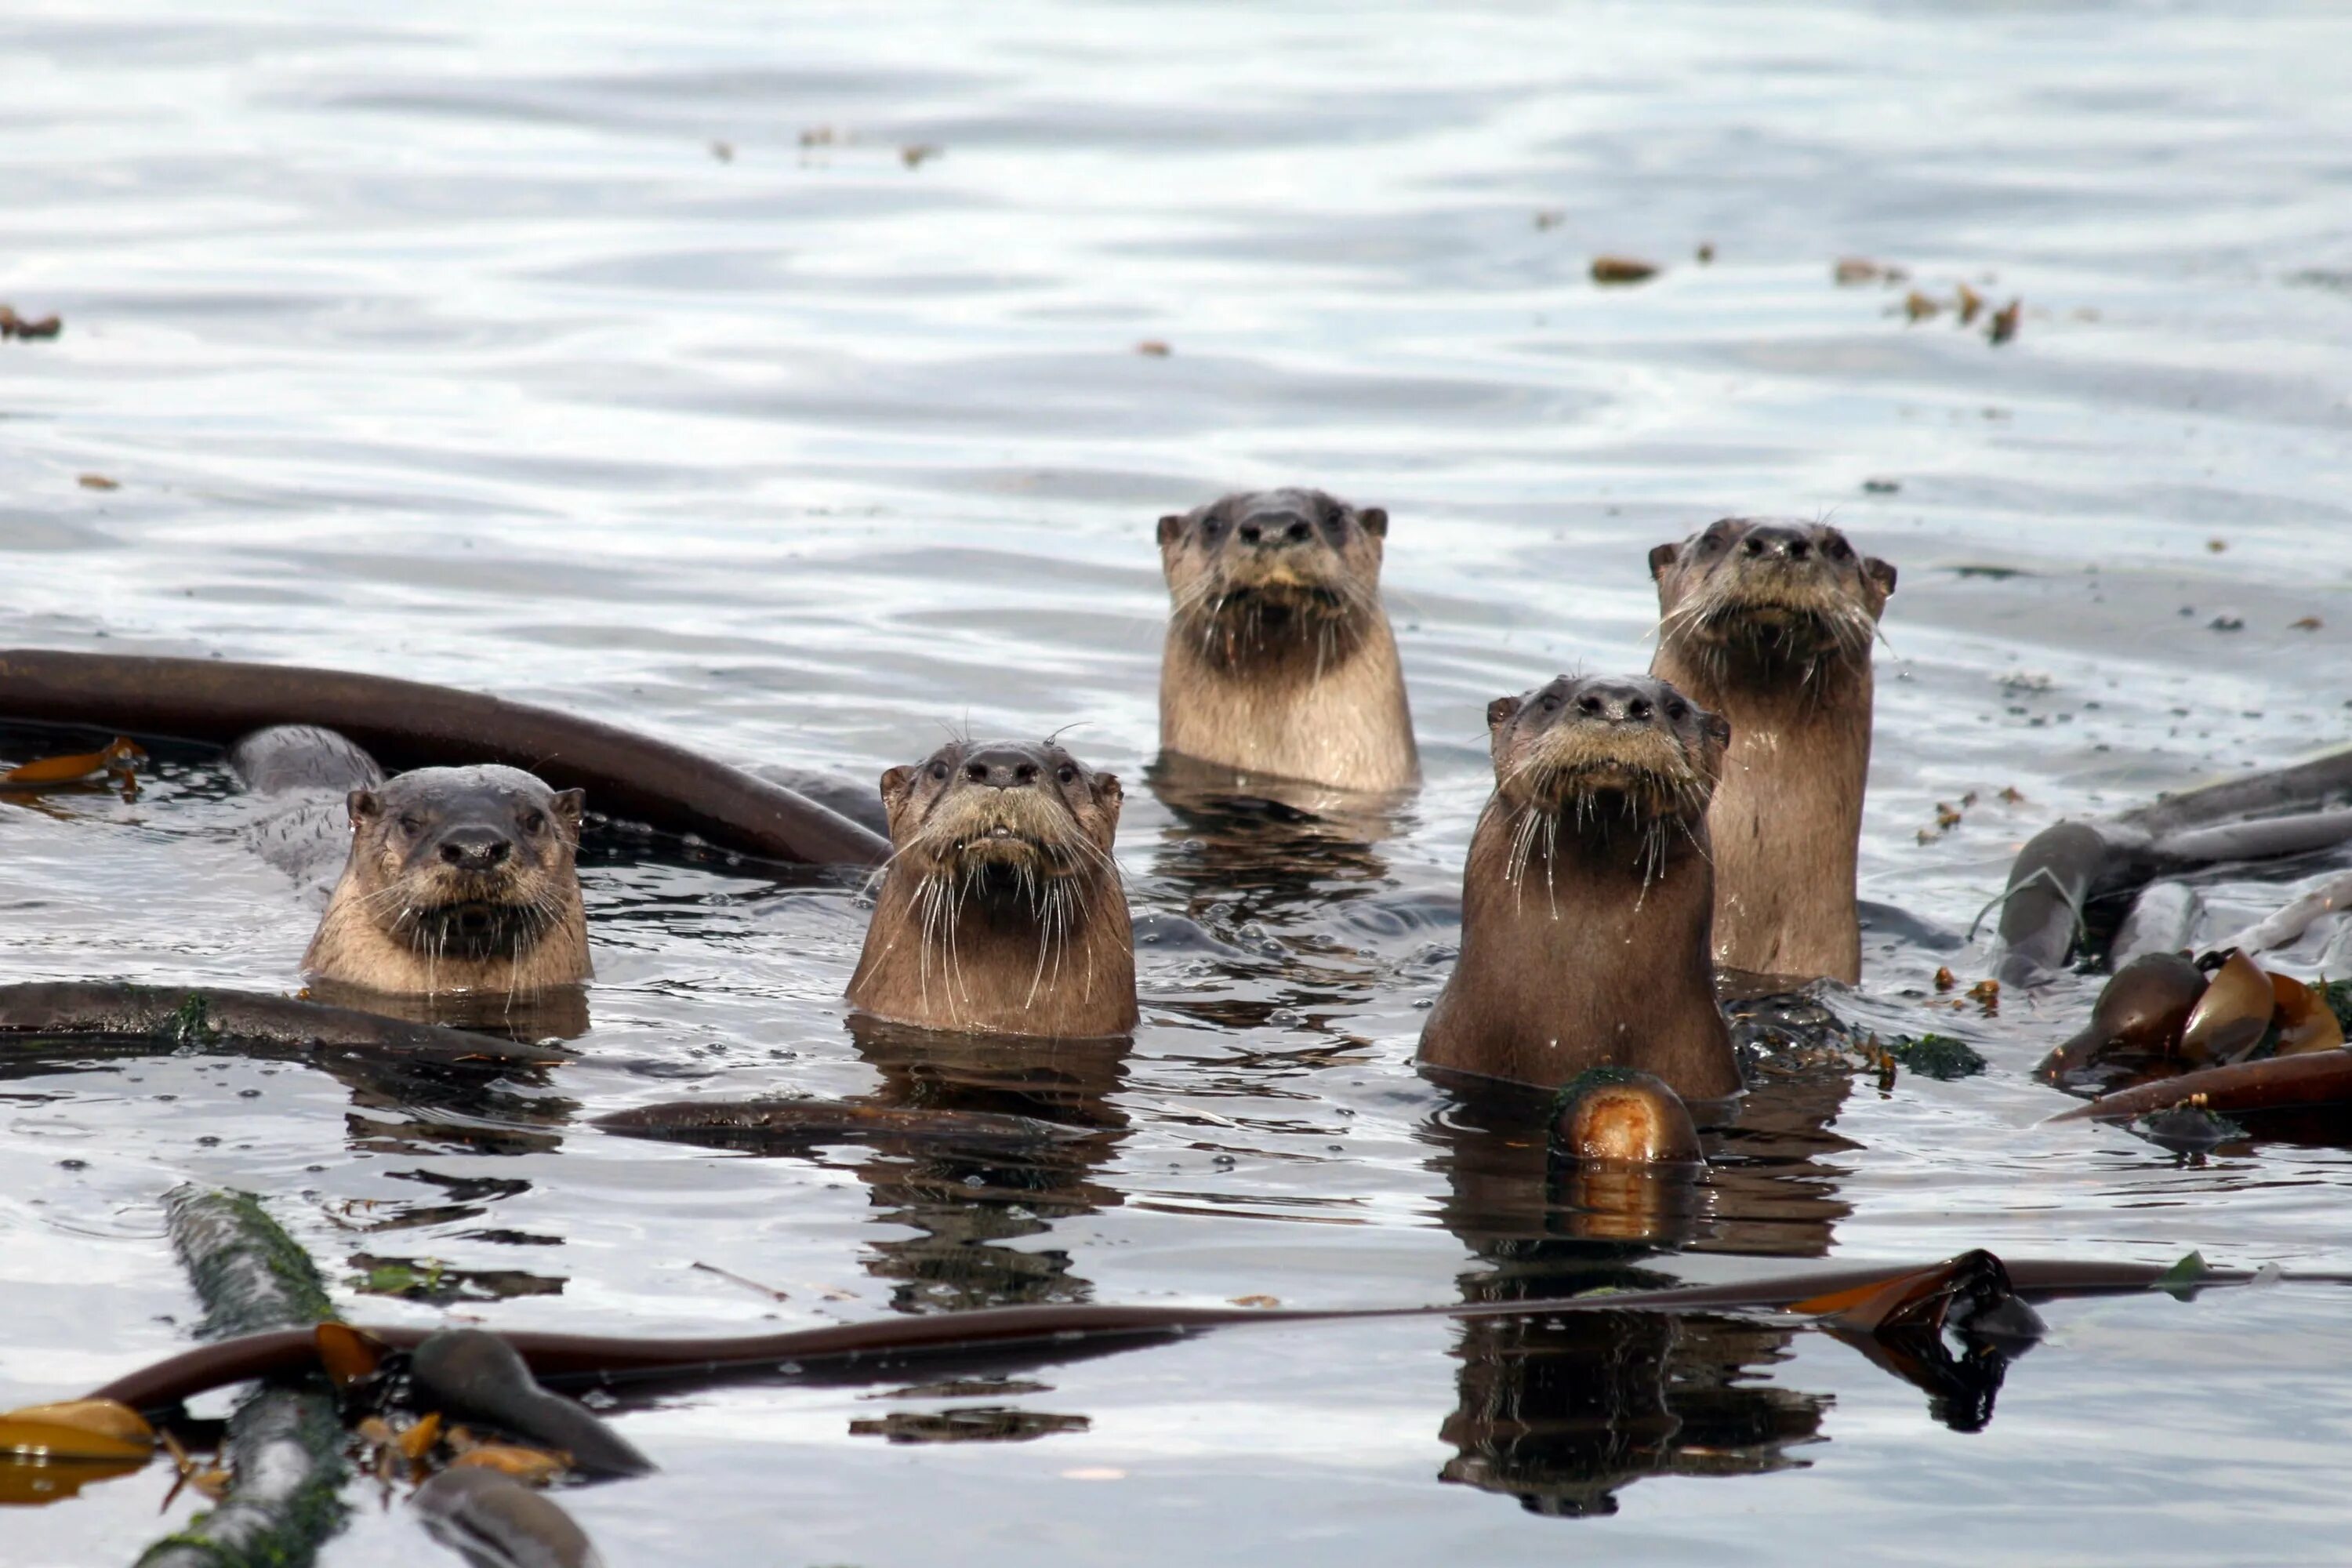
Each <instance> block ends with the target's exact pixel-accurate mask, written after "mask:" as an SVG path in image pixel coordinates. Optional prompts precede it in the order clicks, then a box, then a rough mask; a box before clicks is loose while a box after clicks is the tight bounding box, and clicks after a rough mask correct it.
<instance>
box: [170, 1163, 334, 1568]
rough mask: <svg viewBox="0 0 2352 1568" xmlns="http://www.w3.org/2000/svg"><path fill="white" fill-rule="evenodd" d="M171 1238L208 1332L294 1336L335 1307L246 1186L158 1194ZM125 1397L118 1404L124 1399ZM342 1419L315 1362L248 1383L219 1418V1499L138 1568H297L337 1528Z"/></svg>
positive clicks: (301, 1255) (307, 1259) (304, 1333)
mask: <svg viewBox="0 0 2352 1568" xmlns="http://www.w3.org/2000/svg"><path fill="white" fill-rule="evenodd" d="M163 1207H164V1214H165V1216H166V1217H167V1219H168V1220H169V1222H170V1225H171V1230H172V1244H173V1247H175V1248H176V1249H177V1250H178V1252H179V1254H180V1259H181V1261H182V1262H183V1263H184V1264H185V1265H186V1267H187V1270H188V1275H189V1278H190V1279H192V1280H193V1281H194V1285H195V1288H196V1296H197V1299H198V1300H201V1301H202V1302H203V1303H204V1307H205V1322H204V1326H203V1328H202V1329H200V1330H199V1332H200V1333H205V1334H208V1335H212V1336H215V1337H225V1336H229V1335H247V1336H250V1335H252V1334H255V1333H267V1332H268V1331H273V1330H274V1331H278V1332H295V1333H299V1334H300V1335H301V1336H303V1337H304V1338H305V1339H308V1338H309V1337H310V1332H311V1326H312V1325H314V1324H316V1323H318V1322H320V1321H322V1320H324V1319H327V1318H329V1317H331V1316H332V1315H333V1307H332V1305H331V1303H330V1302H329V1300H327V1290H326V1286H325V1284H324V1282H322V1281H321V1280H320V1278H319V1273H318V1270H317V1269H316V1268H313V1267H311V1264H310V1256H309V1255H308V1254H307V1253H305V1252H304V1251H303V1250H302V1247H301V1246H300V1244H299V1243H298V1242H296V1241H295V1240H294V1238H293V1237H290V1236H289V1235H287V1234H286V1232H285V1231H284V1230H283V1229H281V1228H279V1226H278V1224H277V1222H276V1221H274V1220H272V1219H271V1218H270V1217H269V1216H268V1214H267V1213H265V1212H264V1211H263V1209H262V1207H261V1205H260V1203H259V1201H258V1200H257V1199H256V1198H254V1197H253V1196H251V1195H250V1194H245V1193H228V1192H203V1191H199V1190H197V1189H194V1188H191V1187H182V1188H180V1189H178V1190H177V1191H175V1192H174V1193H173V1194H171V1195H170V1196H169V1197H167V1198H166V1199H165V1200H164V1205H163ZM126 1403H127V1402H126ZM342 1449H343V1429H342V1422H341V1419H340V1418H339V1416H338V1415H337V1413H336V1407H335V1396H334V1394H333V1392H332V1390H331V1388H330V1387H329V1386H328V1384H327V1380H326V1378H325V1377H324V1376H323V1375H322V1374H321V1373H320V1372H319V1370H318V1367H317V1363H316V1362H315V1360H313V1361H312V1362H310V1363H309V1364H306V1365H302V1366H298V1367H293V1368H289V1369H288V1373H287V1375H285V1376H284V1377H281V1378H280V1379H278V1380H274V1381H272V1382H270V1383H268V1384H264V1385H263V1386H261V1387H259V1388H257V1389H256V1390H254V1392H253V1393H251V1394H247V1396H246V1398H245V1401H244V1402H243V1403H242V1404H240V1405H238V1406H237V1408H236V1414H235V1415H231V1416H230V1417H229V1423H228V1436H227V1437H226V1439H225V1440H224V1441H223V1443H222V1446H221V1453H222V1458H224V1460H225V1461H226V1468H227V1469H228V1471H229V1474H230V1476H231V1478H232V1479H231V1482H230V1485H229V1489H228V1491H227V1494H226V1496H225V1497H224V1498H223V1499H222V1500H221V1502H220V1506H219V1507H217V1508H215V1509H214V1510H212V1511H211V1512H209V1513H204V1514H199V1515H197V1516H196V1517H195V1518H194V1520H192V1521H189V1523H188V1524H187V1526H186V1527H185V1528H184V1529H182V1530H180V1531H175V1532H174V1533H173V1534H171V1535H169V1536H166V1537H164V1538H163V1540H162V1541H159V1542H156V1543H155V1544H154V1545H153V1546H151V1547H149V1548H148V1549H147V1551H146V1552H145V1554H144V1555H142V1557H141V1558H140V1559H139V1564H140V1568H243V1565H246V1564H252V1565H254V1568H262V1565H264V1564H268V1565H269V1568H295V1565H299V1564H302V1563H309V1562H310V1561H311V1559H312V1558H313V1557H314V1556H315V1555H316V1554H317V1552H318V1550H319V1548H320V1545H321V1544H323V1543H324V1542H326V1540H327V1538H328V1537H329V1536H331V1535H332V1534H333V1533H334V1532H335V1531H337V1530H338V1529H340V1528H341V1525H342V1521H343V1512H344V1510H343V1505H342V1502H341V1500H340V1498H339V1497H338V1495H337V1494H338V1492H339V1491H340V1489H341V1486H342V1481H343V1475H344V1465H343V1453H342Z"/></svg>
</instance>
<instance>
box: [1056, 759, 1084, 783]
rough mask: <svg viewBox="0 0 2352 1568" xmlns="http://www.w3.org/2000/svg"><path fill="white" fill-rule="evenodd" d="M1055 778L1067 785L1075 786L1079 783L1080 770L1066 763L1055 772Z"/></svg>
mask: <svg viewBox="0 0 2352 1568" xmlns="http://www.w3.org/2000/svg"><path fill="white" fill-rule="evenodd" d="M1054 776H1055V778H1057V779H1059V780H1061V781H1062V782H1063V783H1064V784H1076V783H1077V782H1078V770H1077V769H1076V768H1074V767H1072V766H1070V764H1069V763H1063V764H1062V765H1061V766H1060V767H1059V768H1057V769H1055V772H1054Z"/></svg>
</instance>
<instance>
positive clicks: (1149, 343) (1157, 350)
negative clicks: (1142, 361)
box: [1135, 338, 1176, 359]
mask: <svg viewBox="0 0 2352 1568" xmlns="http://www.w3.org/2000/svg"><path fill="white" fill-rule="evenodd" d="M1135 352H1136V353H1139V354H1141V355H1142V356H1143V357H1144V358H1146V359H1166V358H1167V357H1168V356H1169V355H1170V354H1171V353H1175V352H1176V351H1175V350H1174V349H1171V348H1170V347H1169V346H1168V343H1167V341H1166V340H1165V339H1162V338H1146V339H1144V340H1143V341H1142V342H1139V343H1138V344H1136V345H1135Z"/></svg>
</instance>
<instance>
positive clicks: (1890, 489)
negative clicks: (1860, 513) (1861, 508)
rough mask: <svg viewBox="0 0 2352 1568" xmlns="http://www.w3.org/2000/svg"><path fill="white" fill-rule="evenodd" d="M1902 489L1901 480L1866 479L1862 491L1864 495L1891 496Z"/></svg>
mask: <svg viewBox="0 0 2352 1568" xmlns="http://www.w3.org/2000/svg"><path fill="white" fill-rule="evenodd" d="M1902 488H1903V482H1902V481H1901V480H1900V479H1864V480H1863V481H1862V489H1863V493H1864V495H1874V496H1891V495H1893V494H1894V493H1895V491H1897V490H1899V489H1902Z"/></svg>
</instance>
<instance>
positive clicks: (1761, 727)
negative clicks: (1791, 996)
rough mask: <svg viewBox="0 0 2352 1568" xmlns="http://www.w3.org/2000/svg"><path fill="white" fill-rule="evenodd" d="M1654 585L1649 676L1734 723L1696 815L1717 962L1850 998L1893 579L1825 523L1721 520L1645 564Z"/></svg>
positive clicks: (1858, 960) (1858, 962)
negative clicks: (1876, 669) (1704, 841)
mask: <svg viewBox="0 0 2352 1568" xmlns="http://www.w3.org/2000/svg"><path fill="white" fill-rule="evenodd" d="M1650 574H1651V575H1652V576H1654V577H1655V578H1656V579H1657V583H1658V608H1659V612H1660V618H1659V622H1658V652H1657V657H1656V658H1654V659H1653V660H1652V661H1651V665H1650V672H1651V673H1652V674H1653V675H1655V676H1658V677H1660V678H1662V679H1666V680H1671V681H1673V682H1674V683H1675V686H1676V687H1678V688H1680V689H1682V690H1683V691H1684V692H1685V694H1686V695H1688V696H1689V697H1690V698H1691V700H1694V701H1696V702H1701V703H1704V704H1706V706H1707V707H1709V708H1711V709H1713V710H1715V711H1717V712H1718V713H1720V714H1722V715H1723V716H1724V717H1725V718H1726V719H1728V720H1729V721H1731V750H1730V754H1729V755H1728V756H1727V758H1726V759H1725V761H1724V765H1723V778H1722V783H1721V784H1719V785H1718V786H1717V790H1716V793H1715V805H1714V807H1713V808H1712V810H1711V811H1710V812H1709V814H1708V818H1707V821H1708V826H1709V827H1710V828H1711V829H1712V837H1713V838H1714V842H1715V951H1716V955H1717V959H1718V960H1719V961H1720V962H1721V963H1725V964H1726V965H1728V966H1729V967H1731V968H1734V969H1744V970H1751V971H1754V972H1757V973H1766V974H1790V975H1804V976H1812V975H1826V976H1828V977H1829V978H1831V979H1832V980H1842V981H1843V982H1845V983H1846V984H1849V985H1851V984H1853V983H1854V982H1855V981H1857V980H1859V979H1860V978H1861V977H1862V925H1861V921H1860V919H1859V917H1858V916H1857V914H1856V912H1855V910H1854V868H1855V861H1856V858H1857V856H1858V855H1859V853H1860V847H1861V840H1862V797H1863V790H1864V785H1865V784H1867V783H1868V782H1869V778H1870V724H1871V703H1872V681H1871V668H1870V649H1871V643H1872V640H1873V639H1874V637H1876V636H1877V634H1878V617H1879V616H1880V614H1881V613H1882V612H1883V611H1884V610H1885V608H1886V599H1887V595H1890V594H1892V593H1894V592H1895V568H1894V567H1893V566H1891V565H1889V564H1888V563H1885V562H1884V561H1881V560H1878V559H1876V558H1875V557H1873V556H1864V555H1863V554H1861V553H1859V552H1856V551H1855V550H1854V548H1853V545H1851V544H1849V543H1847V542H1846V537H1845V535H1844V534H1843V533H1840V532H1839V531H1837V530H1836V529H1834V528H1831V527H1829V526H1827V525H1826V524H1823V523H1804V522H1786V523H1784V522H1767V521H1759V520H1757V519H1753V518H1725V519H1724V520H1722V521H1719V522H1716V523H1712V524H1710V525H1708V527H1707V528H1706V530H1705V531H1702V532H1699V533H1696V534H1693V535H1692V536H1691V537H1690V538H1688V539H1686V540H1685V541H1683V542H1681V543H1680V544H1661V545H1659V546H1658V547H1657V548H1656V549H1654V550H1653V551H1651V552H1650Z"/></svg>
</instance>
